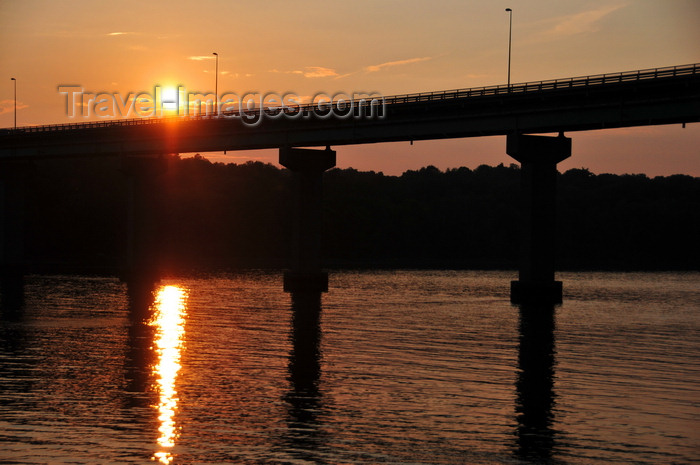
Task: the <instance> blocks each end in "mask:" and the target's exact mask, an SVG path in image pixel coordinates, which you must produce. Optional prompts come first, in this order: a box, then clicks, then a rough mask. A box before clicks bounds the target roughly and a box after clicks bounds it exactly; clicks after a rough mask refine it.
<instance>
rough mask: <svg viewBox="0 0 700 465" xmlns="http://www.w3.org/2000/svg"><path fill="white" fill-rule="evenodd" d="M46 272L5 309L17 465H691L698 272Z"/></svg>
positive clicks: (1, 434) (0, 424) (5, 421)
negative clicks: (529, 276)
mask: <svg viewBox="0 0 700 465" xmlns="http://www.w3.org/2000/svg"><path fill="white" fill-rule="evenodd" d="M513 278H514V274H513V273H512V272H499V271H488V272H485V271H336V272H332V273H331V278H330V292H328V293H327V294H324V295H323V296H322V297H321V298H320V299H319V298H318V297H317V296H296V297H295V298H294V299H292V298H291V296H290V295H288V294H285V293H284V292H283V291H282V289H281V287H282V286H281V274H280V273H278V272H262V271H261V272H254V271H251V272H245V273H238V274H218V275H209V276H196V277H193V276H180V277H178V276H173V277H168V278H166V279H163V280H162V281H161V282H160V283H159V284H158V285H157V286H155V287H154V288H153V289H134V288H133V287H132V288H131V289H128V288H127V286H126V285H125V284H123V283H121V282H119V281H118V280H116V279H111V278H96V277H75V276H72V277H71V276H31V277H29V278H28V279H27V284H26V296H25V300H24V305H23V307H22V308H21V309H19V310H17V309H5V310H4V313H3V318H2V321H1V322H0V463H22V464H25V463H26V464H39V463H89V464H93V463H104V464H123V463H144V464H146V463H163V464H168V463H172V464H194V463H207V464H211V463H216V464H257V463H280V464H282V463H288V464H316V463H322V464H323V463H325V464H359V463H362V464H365V463H401V464H461V463H464V464H520V463H522V464H525V463H527V464H530V463H531V464H540V463H552V464H597V463H620V464H629V463H636V464H655V465H656V464H686V463H687V464H690V463H697V462H698V461H700V363H699V357H698V355H699V354H700V273H561V274H560V275H559V276H558V278H559V279H561V280H562V281H564V303H563V304H562V305H561V306H557V307H554V308H553V307H546V306H545V307H532V308H531V307H525V308H519V307H517V306H513V305H511V304H510V303H509V299H508V290H509V281H510V280H511V279H513Z"/></svg>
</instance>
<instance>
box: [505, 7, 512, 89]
mask: <svg viewBox="0 0 700 465" xmlns="http://www.w3.org/2000/svg"><path fill="white" fill-rule="evenodd" d="M506 11H507V12H508V16H509V17H510V21H509V23H510V24H509V26H508V91H509V92H510V46H511V43H512V38H513V10H511V9H510V8H506Z"/></svg>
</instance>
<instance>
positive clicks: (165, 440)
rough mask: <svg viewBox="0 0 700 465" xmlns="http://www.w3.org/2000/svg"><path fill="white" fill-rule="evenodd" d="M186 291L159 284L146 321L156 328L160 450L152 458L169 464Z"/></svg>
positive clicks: (174, 438) (174, 424) (182, 342)
mask: <svg viewBox="0 0 700 465" xmlns="http://www.w3.org/2000/svg"><path fill="white" fill-rule="evenodd" d="M186 310H187V291H186V290H185V289H184V288H182V287H178V286H163V287H161V288H160V289H159V290H158V293H157V295H156V300H155V303H154V315H153V318H152V319H151V321H149V324H150V325H151V326H155V327H156V339H155V341H154V346H153V349H154V350H155V351H156V354H157V355H158V362H157V364H156V365H155V366H154V367H153V374H154V375H155V377H156V388H157V391H158V394H159V401H158V404H157V405H155V406H154V407H156V408H157V409H158V421H159V422H160V426H159V427H158V432H159V433H160V436H159V437H158V441H157V442H158V445H159V446H160V449H161V450H159V451H158V452H156V453H154V454H153V457H152V459H153V460H158V461H159V462H160V463H163V464H169V463H171V462H172V461H173V459H174V457H173V455H172V453H171V450H172V448H173V447H174V446H175V441H176V439H177V437H178V434H179V429H178V427H177V424H176V423H175V412H176V411H177V402H178V397H177V388H176V385H175V381H176V378H177V373H178V371H179V370H180V368H181V366H180V352H181V350H182V348H183V344H184V334H185V317H186V314H187V313H186Z"/></svg>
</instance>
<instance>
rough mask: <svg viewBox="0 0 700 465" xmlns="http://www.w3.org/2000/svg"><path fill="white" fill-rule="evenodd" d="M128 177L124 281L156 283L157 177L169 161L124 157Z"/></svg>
mask: <svg viewBox="0 0 700 465" xmlns="http://www.w3.org/2000/svg"><path fill="white" fill-rule="evenodd" d="M122 169H123V171H124V173H125V174H126V176H127V182H128V191H127V196H128V198H127V220H126V221H127V225H126V226H127V227H126V253H125V257H124V264H123V270H122V276H121V278H122V280H123V281H126V282H149V281H150V282H153V281H156V280H157V279H158V258H159V257H158V255H159V254H158V216H159V213H160V212H159V209H158V205H157V202H156V199H157V189H156V184H155V181H156V178H157V177H158V176H160V175H161V174H163V173H165V171H166V169H167V160H166V159H164V158H155V157H125V158H124V159H123V161H122Z"/></svg>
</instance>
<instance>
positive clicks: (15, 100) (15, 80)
mask: <svg viewBox="0 0 700 465" xmlns="http://www.w3.org/2000/svg"><path fill="white" fill-rule="evenodd" d="M10 80H11V81H14V84H15V99H14V102H15V129H17V79H15V78H10Z"/></svg>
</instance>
